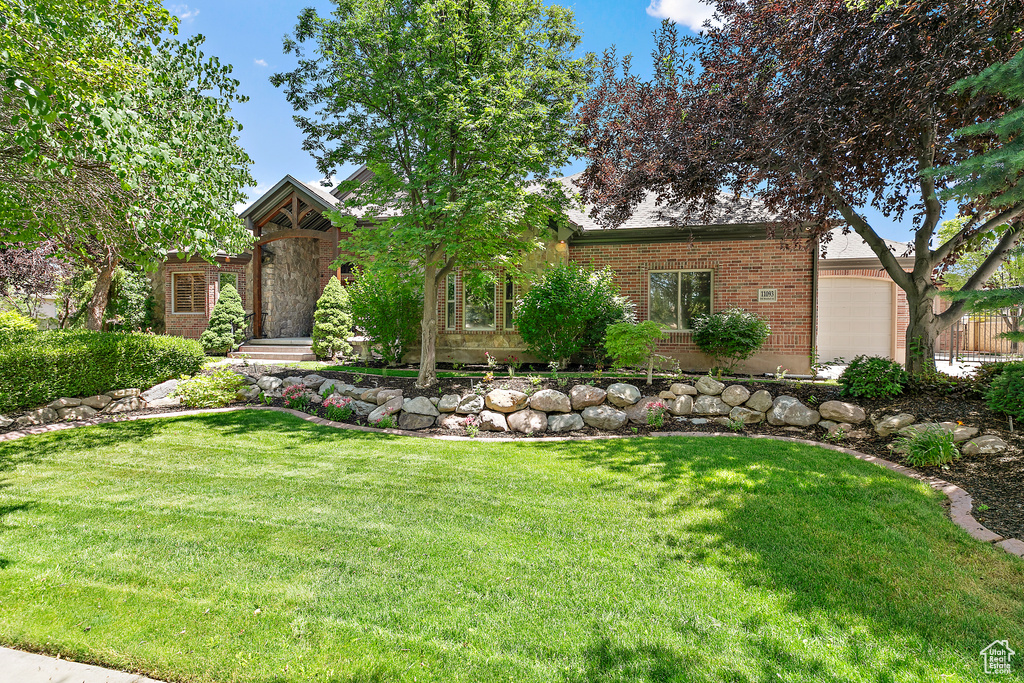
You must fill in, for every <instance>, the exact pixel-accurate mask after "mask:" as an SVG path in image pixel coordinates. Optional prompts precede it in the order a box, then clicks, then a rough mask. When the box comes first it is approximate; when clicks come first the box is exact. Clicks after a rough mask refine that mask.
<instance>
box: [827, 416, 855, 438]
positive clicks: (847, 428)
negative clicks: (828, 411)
mask: <svg viewBox="0 0 1024 683" xmlns="http://www.w3.org/2000/svg"><path fill="white" fill-rule="evenodd" d="M824 422H825V421H824V420H822V421H821V422H819V423H818V426H821V425H822V424H824ZM856 429H857V428H856V427H855V426H853V425H852V424H850V423H849V422H833V423H832V424H830V425H829V426H828V433H829V434H836V433H838V432H839V430H842V431H843V434H844V435H845V436H852V435H853V434H854V432H855V431H856ZM864 436H867V434H866V433H865V434H864ZM858 438H863V437H858Z"/></svg>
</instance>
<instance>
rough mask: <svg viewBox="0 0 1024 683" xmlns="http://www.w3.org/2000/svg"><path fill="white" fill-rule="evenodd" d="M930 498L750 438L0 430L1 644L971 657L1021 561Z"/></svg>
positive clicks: (289, 671)
mask: <svg viewBox="0 0 1024 683" xmlns="http://www.w3.org/2000/svg"><path fill="white" fill-rule="evenodd" d="M941 503H942V498H941V497H940V496H939V495H938V494H935V493H933V492H931V491H929V490H928V489H927V487H925V486H923V485H921V484H918V483H916V482H913V481H911V480H909V479H905V478H902V477H899V476H896V475H894V474H891V473H890V472H888V471H886V470H883V469H881V468H879V467H876V466H874V465H870V464H866V463H862V462H859V461H856V460H854V459H852V458H850V457H848V456H845V455H842V454H839V453H835V452H831V451H826V450H821V449H817V448H811V447H805V446H800V445H796V444H788V443H779V442H771V441H766V440H756V441H755V440H747V439H740V438H726V439H708V438H700V439H697V438H694V439H685V438H679V439H661V440H651V439H630V440H612V441H600V442H576V443H566V442H561V443H549V444H516V443H507V442H506V443H503V442H497V443H495V442H480V443H464V442H442V441H432V440H419V439H405V438H392V437H384V436H379V435H369V434H361V433H348V432H342V431H336V430H331V429H328V428H323V427H318V426H316V425H312V424H309V423H307V422H303V421H301V420H298V419H296V418H293V417H291V416H287V415H282V414H277V413H270V412H248V413H226V414H218V415H210V416H205V417H201V418H178V419H165V420H145V421H138V422H130V423H120V424H112V425H105V426H99V427H91V428H88V429H78V430H74V431H67V432H59V433H54V434H51V435H45V436H40V437H32V438H28V439H23V440H20V441H15V442H11V443H8V444H0V642H2V643H4V644H8V645H13V646H16V647H24V648H29V649H34V650H44V651H47V652H51V653H58V652H59V653H62V654H64V655H65V656H68V657H70V658H74V659H79V660H85V661H92V662H100V663H103V664H106V665H110V666H114V667H124V668H129V669H134V670H140V671H144V672H146V673H148V674H150V675H152V676H154V677H156V678H165V679H171V680H199V681H236V680H238V681H275V682H277V681H318V682H320V681H391V680H405V681H497V680H501V681H516V682H520V681H780V680H781V681H849V680H852V681H872V682H876V683H881V682H886V681H936V682H940V681H941V682H947V683H948V682H951V681H960V680H983V679H984V680H991V679H989V678H986V677H985V676H984V675H983V674H982V673H981V665H980V659H979V656H978V653H979V651H980V650H981V649H982V648H983V647H985V646H986V645H987V644H988V643H989V642H991V641H992V640H995V639H996V638H997V637H998V638H999V639H1003V638H1007V639H1009V641H1010V645H1011V647H1013V648H1014V649H1016V650H1017V651H1018V652H1024V562H1021V561H1020V560H1017V559H1015V558H1012V557H1010V556H1008V555H1006V554H1005V553H1003V552H1002V551H1001V550H998V549H994V548H992V547H989V546H986V545H983V544H980V543H977V542H975V541H973V540H971V539H970V538H969V537H968V536H967V535H966V534H965V533H964V532H962V531H961V530H959V529H958V528H956V527H954V526H953V525H952V524H951V523H950V522H949V521H948V520H947V519H946V518H945V517H944V515H943V509H942V505H941ZM1018 670H1019V671H1024V663H1021V664H1019V665H1018ZM1000 680H1002V681H1006V680H1019V674H1018V677H1017V678H1014V676H1010V677H1006V676H1003V677H1000Z"/></svg>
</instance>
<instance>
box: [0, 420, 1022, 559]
mask: <svg viewBox="0 0 1024 683" xmlns="http://www.w3.org/2000/svg"><path fill="white" fill-rule="evenodd" d="M241 410H268V411H274V412H278V413H286V414H288V415H294V416H295V417H298V418H300V419H302V420H305V421H306V422H312V423H314V424H317V425H321V426H324V427H332V428H334V429H344V430H348V431H355V432H364V433H375V434H389V435H392V436H405V437H412V438H418V439H435V440H441V441H477V442H479V441H480V439H477V438H473V437H468V436H443V435H441V436H435V435H426V434H421V433H419V432H412V431H406V430H403V429H377V428H375V427H361V426H359V425H350V424H345V423H343V422H333V421H331V420H325V419H324V418H322V417H316V416H314V415H310V414H308V413H303V412H301V411H298V410H292V409H290V408H280V407H277V406H235V407H232V408H204V409H198V410H184V411H177V412H167V413H149V414H146V415H131V414H122V415H118V416H113V417H102V418H93V419H91V420H82V421H81V422H60V423H54V424H49V425H41V426H37V427H29V428H28V429H25V430H21V431H13V432H8V433H7V434H3V435H0V443H3V442H5V441H14V440H16V439H22V438H25V437H27V436H34V435H37V434H46V433H49V432H57V431H63V430H65V429H77V428H79V427H92V426H95V425H102V424H110V423H113V422H133V421H135V420H151V419H158V418H174V417H192V416H197V415H211V414H217V413H232V412H237V411H241ZM644 436H645V437H653V438H660V437H667V436H675V437H679V436H684V437H731V438H741V439H742V438H745V439H770V440H772V441H783V442H788V443H798V444H803V445H807V446H817V447H818V448H825V449H827V450H832V451H836V452H838V453H845V454H846V455H849V456H852V457H854V458H857V459H858V460H863V461H864V462H870V463H872V464H874V465H878V466H879V467H884V468H886V469H888V470H891V471H893V472H896V473H897V474H901V475H903V476H905V477H909V478H911V479H915V480H917V481H920V482H922V483H925V484H928V485H929V486H930V487H932V488H933V489H935V490H936V491H941V492H942V493H944V494H946V497H947V498H949V516H950V519H951V520H952V521H953V523H954V524H956V525H957V526H959V527H960V528H962V529H963V530H964V531H966V532H967V533H968V534H970V535H971V537H972V538H974V539H976V540H978V541H981V542H983V543H992V544H995V545H996V546H998V547H999V548H1002V549H1003V550H1005V551H1006V552H1008V553H1010V554H1011V555H1016V556H1018V557H1021V558H1024V540H1020V539H1016V538H1003V537H1002V536H1000V535H999V534H997V533H995V532H994V531H991V530H990V529H987V528H986V527H985V526H984V525H982V524H981V522H979V521H978V520H976V519H975V518H974V516H973V515H972V514H971V510H972V509H973V507H974V499H973V498H971V495H970V494H969V493H967V491H964V490H963V489H962V488H960V487H959V486H957V485H955V484H951V483H950V482H948V481H945V480H944V479H939V478H938V477H929V476H926V475H924V474H922V473H921V472H918V471H917V470H915V469H911V468H910V467H905V466H903V465H899V464H897V463H894V462H892V461H890V460H885V459H884V458H879V457H876V456H873V455H868V454H867V453H861V452H860V451H855V450H853V449H852V448H843V447H842V446H835V445H833V444H827V443H821V442H820V441H811V440H810V439H797V438H794V437H789V436H774V435H771V434H733V433H725V432H714V433H709V432H651V433H650V434H646V435H644ZM633 438H640V437H639V436H630V435H621V434H609V435H607V436H585V437H575V438H574V437H571V436H560V437H526V438H522V439H515V440H514V441H509V443H522V442H527V443H539V442H544V443H557V442H560V441H603V440H609V439H633Z"/></svg>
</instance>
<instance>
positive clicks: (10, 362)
mask: <svg viewBox="0 0 1024 683" xmlns="http://www.w3.org/2000/svg"><path fill="white" fill-rule="evenodd" d="M205 363H206V354H204V353H203V347H202V346H201V345H200V344H199V342H198V341H196V340H194V339H182V338H181V337H163V336H157V335H152V334H142V333H137V332H136V333H119V332H118V333H114V332H89V331H86V330H48V331H44V332H22V333H6V334H0V412H4V411H8V410H19V409H22V408H33V407H36V406H39V405H42V404H45V403H49V402H50V401H53V400H56V399H58V398H61V397H62V396H92V395H94V394H102V393H103V392H106V391H111V390H113V389H125V388H128V387H137V388H139V389H146V388H148V387H151V386H153V385H154V384H158V383H160V382H163V381H164V380H168V379H171V378H172V377H180V376H181V375H191V374H195V373H196V372H199V370H200V369H202V367H203V365H204V364H205Z"/></svg>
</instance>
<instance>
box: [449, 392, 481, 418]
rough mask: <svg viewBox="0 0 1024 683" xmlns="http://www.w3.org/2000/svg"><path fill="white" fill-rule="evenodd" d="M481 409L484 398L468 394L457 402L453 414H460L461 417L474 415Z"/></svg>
mask: <svg viewBox="0 0 1024 683" xmlns="http://www.w3.org/2000/svg"><path fill="white" fill-rule="evenodd" d="M483 409H484V397H483V396H477V395H476V394H470V395H469V396H466V397H465V398H463V399H462V401H460V402H459V407H458V408H456V409H455V412H457V413H462V414H463V415H475V414H477V413H479V412H480V411H482V410H483Z"/></svg>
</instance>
